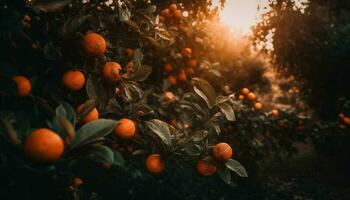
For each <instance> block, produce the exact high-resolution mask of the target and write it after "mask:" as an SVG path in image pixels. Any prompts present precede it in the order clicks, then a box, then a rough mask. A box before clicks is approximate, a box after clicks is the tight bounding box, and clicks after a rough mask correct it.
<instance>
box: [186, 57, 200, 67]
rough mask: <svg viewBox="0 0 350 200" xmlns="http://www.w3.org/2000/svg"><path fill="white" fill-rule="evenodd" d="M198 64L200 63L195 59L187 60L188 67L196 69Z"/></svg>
mask: <svg viewBox="0 0 350 200" xmlns="http://www.w3.org/2000/svg"><path fill="white" fill-rule="evenodd" d="M197 64H198V61H197V60H196V59H194V58H191V59H188V60H187V67H192V68H194V67H196V66H197Z"/></svg>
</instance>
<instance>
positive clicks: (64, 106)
mask: <svg viewBox="0 0 350 200" xmlns="http://www.w3.org/2000/svg"><path fill="white" fill-rule="evenodd" d="M63 110H64V111H63ZM56 115H61V116H64V117H66V118H67V119H68V120H69V121H70V122H71V123H72V124H73V126H74V125H75V123H76V121H77V116H76V114H75V110H74V109H73V107H72V106H71V105H69V104H68V103H67V102H62V103H61V104H60V105H59V106H57V108H56Z"/></svg>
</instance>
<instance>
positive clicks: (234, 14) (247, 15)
mask: <svg viewBox="0 0 350 200" xmlns="http://www.w3.org/2000/svg"><path fill="white" fill-rule="evenodd" d="M266 2H267V0H229V1H226V2H225V6H224V9H223V10H222V11H221V13H220V21H221V22H222V23H224V24H226V25H227V26H229V27H230V28H231V29H232V30H234V31H238V32H242V33H243V34H249V33H250V28H251V27H252V26H253V25H254V24H255V23H256V21H257V14H258V6H261V4H262V3H265V4H266Z"/></svg>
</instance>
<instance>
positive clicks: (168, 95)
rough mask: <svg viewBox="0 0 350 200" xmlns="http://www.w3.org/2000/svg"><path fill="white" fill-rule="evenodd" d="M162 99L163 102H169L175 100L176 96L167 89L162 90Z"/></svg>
mask: <svg viewBox="0 0 350 200" xmlns="http://www.w3.org/2000/svg"><path fill="white" fill-rule="evenodd" d="M163 99H164V101H165V102H167V103H170V102H173V101H175V99H176V97H175V95H174V94H173V93H172V92H168V91H167V92H164V94H163Z"/></svg>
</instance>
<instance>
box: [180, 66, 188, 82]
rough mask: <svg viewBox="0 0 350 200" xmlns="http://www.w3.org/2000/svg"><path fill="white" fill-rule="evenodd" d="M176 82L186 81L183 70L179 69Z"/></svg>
mask: <svg viewBox="0 0 350 200" xmlns="http://www.w3.org/2000/svg"><path fill="white" fill-rule="evenodd" d="M178 80H179V81H186V80H187V75H186V72H185V71H184V70H183V69H181V70H180V72H179V75H178Z"/></svg>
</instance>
